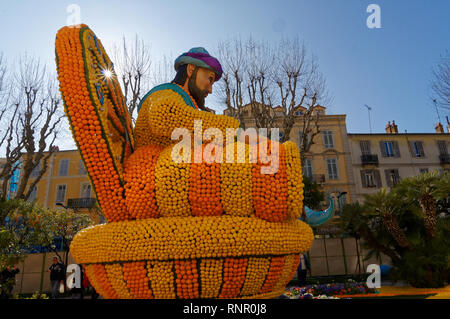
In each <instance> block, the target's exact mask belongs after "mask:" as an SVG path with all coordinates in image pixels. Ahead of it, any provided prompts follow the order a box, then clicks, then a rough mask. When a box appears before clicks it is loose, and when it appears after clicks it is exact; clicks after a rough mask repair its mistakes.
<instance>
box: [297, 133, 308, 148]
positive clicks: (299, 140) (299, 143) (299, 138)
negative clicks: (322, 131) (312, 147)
mask: <svg viewBox="0 0 450 319" xmlns="http://www.w3.org/2000/svg"><path fill="white" fill-rule="evenodd" d="M302 139H303V132H302V131H299V132H298V145H299V146H301V145H302V143H303V141H302ZM309 141H310V136H309V135H308V134H307V135H306V143H307V144H308V143H309Z"/></svg>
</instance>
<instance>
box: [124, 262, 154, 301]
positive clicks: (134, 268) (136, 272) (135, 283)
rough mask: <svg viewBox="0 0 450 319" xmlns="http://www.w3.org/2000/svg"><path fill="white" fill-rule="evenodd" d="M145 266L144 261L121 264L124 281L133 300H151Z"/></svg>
mask: <svg viewBox="0 0 450 319" xmlns="http://www.w3.org/2000/svg"><path fill="white" fill-rule="evenodd" d="M145 264H146V263H145V262H144V261H141V262H129V263H124V264H123V274H124V279H125V281H126V283H127V287H128V289H129V290H130V293H131V295H132V296H133V297H134V298H135V299H153V293H152V291H151V289H150V287H149V280H148V277H147V269H146V267H145Z"/></svg>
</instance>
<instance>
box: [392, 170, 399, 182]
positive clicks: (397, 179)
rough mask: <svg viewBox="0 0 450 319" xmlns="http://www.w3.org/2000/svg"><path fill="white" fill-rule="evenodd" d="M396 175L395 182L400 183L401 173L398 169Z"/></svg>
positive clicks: (395, 171)
mask: <svg viewBox="0 0 450 319" xmlns="http://www.w3.org/2000/svg"><path fill="white" fill-rule="evenodd" d="M393 171H394V176H395V182H396V183H399V182H400V174H399V173H398V169H394V170H393Z"/></svg>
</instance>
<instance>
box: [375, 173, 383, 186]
mask: <svg viewBox="0 0 450 319" xmlns="http://www.w3.org/2000/svg"><path fill="white" fill-rule="evenodd" d="M373 175H374V178H375V183H376V185H377V188H380V187H382V186H383V185H382V184H381V176H380V171H379V170H377V169H376V170H374V171H373Z"/></svg>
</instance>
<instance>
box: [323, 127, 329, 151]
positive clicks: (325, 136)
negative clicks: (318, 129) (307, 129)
mask: <svg viewBox="0 0 450 319" xmlns="http://www.w3.org/2000/svg"><path fill="white" fill-rule="evenodd" d="M322 138H323V147H324V148H328V136H327V131H324V132H322Z"/></svg>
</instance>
